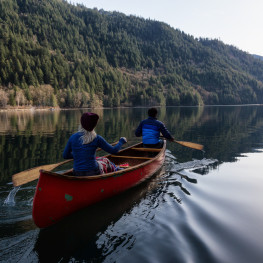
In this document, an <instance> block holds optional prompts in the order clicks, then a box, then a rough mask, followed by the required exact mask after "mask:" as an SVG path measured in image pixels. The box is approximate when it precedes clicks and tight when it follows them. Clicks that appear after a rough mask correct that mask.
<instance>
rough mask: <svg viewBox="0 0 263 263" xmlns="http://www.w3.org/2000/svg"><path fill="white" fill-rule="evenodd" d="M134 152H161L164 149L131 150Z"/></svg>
mask: <svg viewBox="0 0 263 263" xmlns="http://www.w3.org/2000/svg"><path fill="white" fill-rule="evenodd" d="M131 149H132V150H136V151H140V152H160V151H161V150H162V149H156V148H131Z"/></svg>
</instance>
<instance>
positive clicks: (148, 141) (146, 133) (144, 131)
mask: <svg viewBox="0 0 263 263" xmlns="http://www.w3.org/2000/svg"><path fill="white" fill-rule="evenodd" d="M157 114H158V111H157V109H156V108H150V109H149V110H148V116H149V117H148V119H145V120H143V121H141V122H140V124H139V126H138V127H137V129H136V131H135V136H136V137H140V136H142V142H143V146H144V147H146V148H162V147H163V140H162V139H160V133H161V134H162V135H163V137H164V138H166V139H167V140H169V141H174V138H173V136H172V135H171V134H170V132H169V131H168V130H167V128H166V127H165V125H164V124H163V123H162V122H161V121H159V120H157Z"/></svg>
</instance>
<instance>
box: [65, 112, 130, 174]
mask: <svg viewBox="0 0 263 263" xmlns="http://www.w3.org/2000/svg"><path fill="white" fill-rule="evenodd" d="M98 120H99V116H98V115H97V114H96V113H92V112H86V113H83V114H82V116H81V119H80V123H81V125H80V128H79V130H78V132H76V133H74V134H73V135H71V136H70V138H69V140H68V142H67V145H66V147H65V149H64V152H63V158H64V159H74V164H73V174H74V175H75V176H90V175H98V174H101V173H102V171H101V169H100V166H99V163H98V161H97V160H96V149H97V148H101V149H103V150H104V151H106V152H108V153H111V154H116V153H117V152H118V151H119V150H120V149H121V147H122V145H123V144H125V143H126V142H127V140H126V138H125V137H121V138H120V140H119V142H118V144H116V145H115V146H112V145H110V144H109V143H108V142H107V141H106V140H105V139H104V138H103V137H102V136H100V135H98V134H96V132H95V130H94V128H95V127H96V125H97V123H98Z"/></svg>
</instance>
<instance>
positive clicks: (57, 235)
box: [34, 168, 164, 262]
mask: <svg viewBox="0 0 263 263" xmlns="http://www.w3.org/2000/svg"><path fill="white" fill-rule="evenodd" d="M163 169H164V168H162V170H161V171H159V172H158V173H157V174H156V175H154V176H153V177H152V178H151V179H149V180H147V181H145V182H143V183H141V184H140V185H138V186H136V187H134V188H132V189H130V190H128V191H126V192H124V193H122V194H119V195H117V196H114V197H112V198H110V199H107V200H104V201H102V202H99V203H97V204H95V205H92V206H90V207H87V208H86V209H83V210H81V211H78V212H76V213H74V214H73V215H71V216H69V217H67V218H65V219H63V220H62V221H60V222H58V223H57V224H56V225H53V226H51V227H48V228H45V229H41V230H40V232H39V235H38V237H37V241H36V244H35V248H34V250H35V252H37V254H38V256H39V261H40V262H64V261H65V262H67V261H68V260H69V259H70V258H72V257H73V258H75V260H77V259H78V257H79V259H80V260H83V259H84V258H85V260H88V259H89V260H92V259H96V262H102V261H103V259H104V256H103V251H102V250H103V249H102V248H98V246H97V244H96V240H97V238H98V235H97V234H98V233H99V232H104V231H105V230H106V229H107V227H108V226H109V225H111V224H114V223H115V222H117V221H118V219H119V218H120V217H122V216H123V214H128V213H129V211H130V210H131V209H132V208H133V207H134V206H136V204H138V203H139V202H140V200H142V199H143V198H145V196H146V195H147V194H148V193H150V192H151V191H153V190H154V189H155V188H157V187H158V181H159V179H161V178H162V176H163V174H164V170H163ZM79 253H80V254H82V253H85V255H81V256H78V254H79ZM62 259H63V260H62ZM60 260H62V261H60Z"/></svg>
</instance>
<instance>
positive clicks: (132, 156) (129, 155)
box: [62, 143, 162, 176]
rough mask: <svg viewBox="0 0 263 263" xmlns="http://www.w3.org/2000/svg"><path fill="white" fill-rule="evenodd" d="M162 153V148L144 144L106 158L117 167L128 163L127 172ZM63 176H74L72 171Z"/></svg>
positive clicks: (65, 172)
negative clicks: (146, 146) (144, 145)
mask: <svg viewBox="0 0 263 263" xmlns="http://www.w3.org/2000/svg"><path fill="white" fill-rule="evenodd" d="M161 151H162V148H161V149H155V148H144V147H143V144H142V143H138V144H136V145H133V146H130V147H128V148H126V149H123V150H121V151H119V152H118V153H117V154H109V155H106V156H105V157H107V158H108V159H109V160H110V161H111V162H113V163H114V164H115V165H116V166H119V165H121V164H126V163H128V164H129V167H127V168H124V169H126V170H127V169H129V168H133V167H136V166H138V165H141V164H144V163H145V162H146V161H149V160H153V159H154V158H155V157H156V156H157V155H158V154H159V153H160V152H161ZM62 175H67V176H73V174H72V169H71V170H67V171H64V172H63V173H62Z"/></svg>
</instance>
